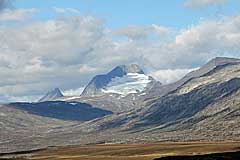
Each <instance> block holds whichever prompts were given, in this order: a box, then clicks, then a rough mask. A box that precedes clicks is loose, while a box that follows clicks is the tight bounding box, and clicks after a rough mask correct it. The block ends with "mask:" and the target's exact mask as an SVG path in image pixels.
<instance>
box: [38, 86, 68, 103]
mask: <svg viewBox="0 0 240 160" xmlns="http://www.w3.org/2000/svg"><path fill="white" fill-rule="evenodd" d="M63 97H64V95H63V93H62V92H61V90H60V89H59V88H55V89H54V90H52V91H50V92H48V93H47V94H46V95H45V96H43V97H42V98H41V99H40V100H39V101H38V102H46V101H54V100H57V99H60V98H63Z"/></svg>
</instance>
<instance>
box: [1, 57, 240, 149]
mask: <svg viewBox="0 0 240 160" xmlns="http://www.w3.org/2000/svg"><path fill="white" fill-rule="evenodd" d="M239 97H240V59H233V58H225V57H217V58H215V59H213V60H211V61H209V62H208V63H207V64H205V65H204V66H202V67H201V68H199V69H198V70H195V71H192V72H190V73H188V74H187V75H186V76H184V77H183V78H182V79H180V80H179V81H177V82H175V83H172V84H168V85H163V84H161V83H160V82H158V81H156V80H155V79H154V78H152V77H150V76H148V75H146V74H145V73H144V72H143V70H142V69H141V68H140V67H139V66H138V65H135V64H132V65H122V66H118V67H116V68H114V69H113V70H112V71H110V72H109V73H107V74H105V75H97V76H95V77H94V78H93V79H92V80H91V81H90V82H89V84H88V85H87V86H86V88H85V89H84V91H83V93H82V95H78V96H75V97H65V96H64V95H63V94H62V93H61V91H60V90H59V89H54V90H53V91H51V92H48V93H47V94H46V96H44V97H43V98H41V99H40V100H39V102H36V103H10V104H1V106H0V128H1V134H0V144H1V145H0V151H1V152H12V151H20V150H28V149H33V148H34V149H36V148H44V147H48V146H58V145H74V144H92V143H94V144H96V143H144V142H156V141H237V140H240V138H239V137H240V99H239Z"/></svg>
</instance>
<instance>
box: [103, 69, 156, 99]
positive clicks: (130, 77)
mask: <svg viewBox="0 0 240 160" xmlns="http://www.w3.org/2000/svg"><path fill="white" fill-rule="evenodd" d="M150 82H151V79H150V77H149V76H146V75H144V74H139V73H128V74H127V75H125V76H123V77H116V78H113V79H112V80H111V82H110V83H109V84H108V85H107V86H106V87H105V88H104V89H102V92H104V93H117V94H121V95H124V96H125V95H128V94H131V93H138V92H142V91H144V90H145V88H146V87H147V85H148V84H149V83H150Z"/></svg>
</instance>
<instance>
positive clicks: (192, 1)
mask: <svg viewBox="0 0 240 160" xmlns="http://www.w3.org/2000/svg"><path fill="white" fill-rule="evenodd" d="M227 1H228V0H186V2H185V3H184V6H185V7H187V8H192V9H198V8H202V7H207V6H211V5H223V4H225V3H226V2H227Z"/></svg>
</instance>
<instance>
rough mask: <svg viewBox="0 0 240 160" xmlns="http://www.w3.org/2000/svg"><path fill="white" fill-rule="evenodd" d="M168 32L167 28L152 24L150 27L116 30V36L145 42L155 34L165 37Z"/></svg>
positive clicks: (131, 27)
mask: <svg viewBox="0 0 240 160" xmlns="http://www.w3.org/2000/svg"><path fill="white" fill-rule="evenodd" d="M170 31H171V30H170V29H169V28H167V27H164V26H158V25H156V24H152V25H150V26H128V27H125V28H121V29H119V30H117V31H116V34H117V35H118V36H125V37H127V38H128V39H130V40H145V39H147V38H150V37H151V36H152V35H155V34H156V35H157V36H159V37H161V36H165V35H166V34H167V33H169V32H170Z"/></svg>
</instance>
